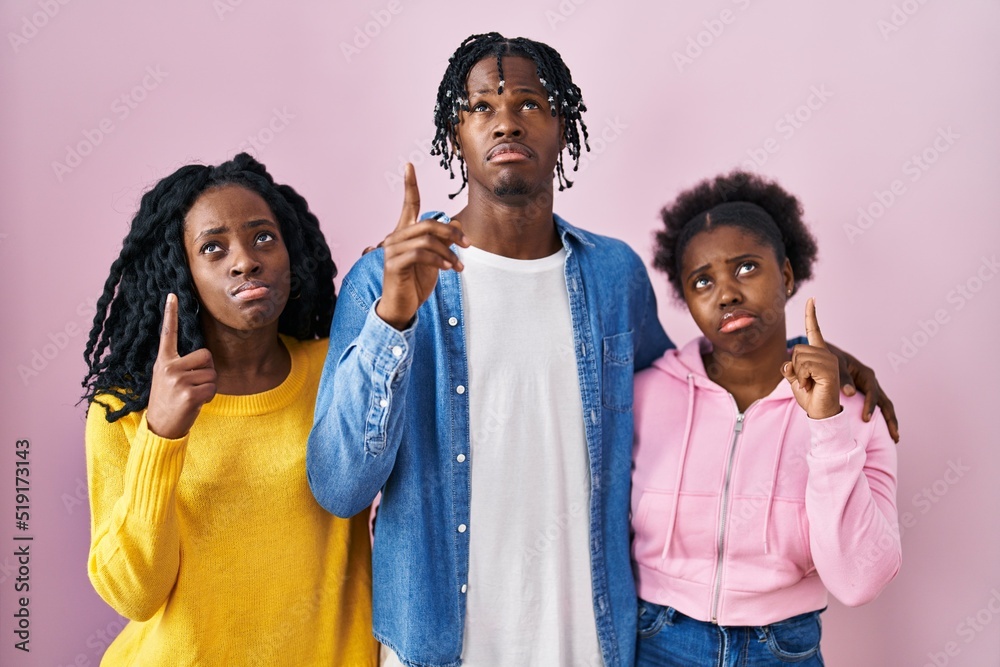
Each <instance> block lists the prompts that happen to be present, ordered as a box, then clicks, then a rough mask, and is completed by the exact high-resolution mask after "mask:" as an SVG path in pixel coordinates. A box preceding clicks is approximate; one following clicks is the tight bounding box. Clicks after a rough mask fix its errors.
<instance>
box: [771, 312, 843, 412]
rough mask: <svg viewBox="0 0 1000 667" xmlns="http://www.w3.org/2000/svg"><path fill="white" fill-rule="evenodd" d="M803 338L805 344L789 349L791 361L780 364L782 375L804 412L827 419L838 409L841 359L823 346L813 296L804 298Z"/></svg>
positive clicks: (824, 343)
mask: <svg viewBox="0 0 1000 667" xmlns="http://www.w3.org/2000/svg"><path fill="white" fill-rule="evenodd" d="M806 339H807V340H808V341H809V344H808V345H796V346H795V347H794V348H792V360H791V361H789V362H786V363H785V364H784V365H782V367H781V374H782V375H784V376H785V379H786V380H788V382H789V384H791V385H792V393H793V394H794V395H795V400H796V401H798V402H799V405H800V406H802V409H803V410H805V411H806V414H808V415H809V416H810V417H811V418H812V419H826V418H827V417H832V416H833V415H835V414H837V413H839V412H840V411H841V405H840V362H839V361H838V360H837V357H836V356H835V355H834V354H833V353H832V352H830V350H828V349H827V347H826V342H825V341H824V340H823V334H822V332H820V330H819V321H818V320H817V319H816V302H815V301H814V300H813V299H809V300H808V301H806Z"/></svg>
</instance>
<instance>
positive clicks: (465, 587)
mask: <svg viewBox="0 0 1000 667" xmlns="http://www.w3.org/2000/svg"><path fill="white" fill-rule="evenodd" d="M467 590H469V587H468V586H466V585H465V584H462V592H463V593H464V592H465V591H467Z"/></svg>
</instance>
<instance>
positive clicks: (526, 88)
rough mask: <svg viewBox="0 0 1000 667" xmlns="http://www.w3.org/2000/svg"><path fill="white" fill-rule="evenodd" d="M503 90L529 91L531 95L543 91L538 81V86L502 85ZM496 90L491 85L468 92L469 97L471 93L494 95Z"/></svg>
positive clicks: (514, 91)
mask: <svg viewBox="0 0 1000 667" xmlns="http://www.w3.org/2000/svg"><path fill="white" fill-rule="evenodd" d="M504 91H505V92H510V93H512V94H513V93H531V94H533V95H541V94H543V93H545V89H544V88H542V85H541V83H540V82H539V84H538V88H532V87H531V86H518V87H517V88H507V87H504ZM496 92H497V89H496V88H493V87H490V88H480V89H479V90H477V91H475V92H472V93H469V97H472V96H473V95H496ZM545 94H548V93H545Z"/></svg>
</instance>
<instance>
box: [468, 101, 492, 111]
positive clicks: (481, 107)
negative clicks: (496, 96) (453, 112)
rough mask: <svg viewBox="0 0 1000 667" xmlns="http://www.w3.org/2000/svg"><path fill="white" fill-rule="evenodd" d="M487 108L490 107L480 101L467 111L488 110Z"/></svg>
mask: <svg viewBox="0 0 1000 667" xmlns="http://www.w3.org/2000/svg"><path fill="white" fill-rule="evenodd" d="M489 108H490V107H489V106H488V105H487V104H486V102H480V103H478V104H476V105H475V106H472V107H470V109H469V111H489Z"/></svg>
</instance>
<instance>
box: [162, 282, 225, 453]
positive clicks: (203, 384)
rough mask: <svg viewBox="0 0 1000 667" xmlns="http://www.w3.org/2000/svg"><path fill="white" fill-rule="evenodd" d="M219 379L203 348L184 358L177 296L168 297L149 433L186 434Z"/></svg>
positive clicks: (165, 434) (171, 438) (169, 435)
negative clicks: (180, 348)
mask: <svg viewBox="0 0 1000 667" xmlns="http://www.w3.org/2000/svg"><path fill="white" fill-rule="evenodd" d="M215 380H216V373H215V365H214V364H213V363H212V353H211V352H209V351H208V350H206V349H205V348H201V349H200V350H195V351H194V352H192V353H191V354H186V355H184V356H183V357H182V356H181V355H180V354H178V352H177V297H176V296H175V295H173V294H168V295H167V303H166V305H164V307H163V327H162V329H161V330H160V349H159V350H158V351H157V353H156V362H155V363H154V364H153V382H152V386H151V387H150V389H149V405H148V407H147V408H146V424H147V426H148V427H149V430H150V431H152V432H153V433H155V434H156V435H158V436H160V437H161V438H167V439H170V440H176V439H177V438H180V437H182V436H184V435H186V434H187V432H188V431H190V430H191V426H192V425H194V421H195V419H197V418H198V413H199V412H201V406H203V405H205V403H208V402H209V401H210V400H212V398H213V397H214V396H215Z"/></svg>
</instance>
